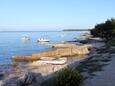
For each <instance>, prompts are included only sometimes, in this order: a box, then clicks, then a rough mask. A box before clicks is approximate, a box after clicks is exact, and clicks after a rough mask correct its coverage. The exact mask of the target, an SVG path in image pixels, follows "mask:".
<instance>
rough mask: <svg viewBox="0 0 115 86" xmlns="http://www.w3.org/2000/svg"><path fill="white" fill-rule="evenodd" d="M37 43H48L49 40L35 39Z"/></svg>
mask: <svg viewBox="0 0 115 86" xmlns="http://www.w3.org/2000/svg"><path fill="white" fill-rule="evenodd" d="M37 42H49V40H48V39H44V38H39V39H37Z"/></svg>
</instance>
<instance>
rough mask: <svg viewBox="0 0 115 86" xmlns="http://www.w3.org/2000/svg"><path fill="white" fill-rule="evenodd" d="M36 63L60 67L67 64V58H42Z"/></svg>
mask: <svg viewBox="0 0 115 86" xmlns="http://www.w3.org/2000/svg"><path fill="white" fill-rule="evenodd" d="M37 62H38V63H39V62H40V63H47V64H55V65H61V64H65V63H66V62H67V58H50V57H48V58H47V57H42V58H41V59H40V60H39V61H37Z"/></svg>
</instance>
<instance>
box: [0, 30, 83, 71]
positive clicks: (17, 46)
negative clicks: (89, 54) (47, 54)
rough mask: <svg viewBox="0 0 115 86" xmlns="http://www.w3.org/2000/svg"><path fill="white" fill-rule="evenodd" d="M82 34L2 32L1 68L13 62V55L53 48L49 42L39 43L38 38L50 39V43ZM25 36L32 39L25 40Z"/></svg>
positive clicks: (0, 43) (0, 44)
mask: <svg viewBox="0 0 115 86" xmlns="http://www.w3.org/2000/svg"><path fill="white" fill-rule="evenodd" d="M80 34H81V32H76V31H75V32H74V31H69V32H67V31H65V32H64V31H36V32H26V31H25V32H21V31H20V32H0V70H3V69H5V67H6V66H7V65H9V64H11V63H12V60H11V57H12V56H15V55H20V56H21V55H31V54H32V53H38V52H43V51H48V50H51V49H52V48H51V46H49V45H47V44H44V43H43V44H42V43H38V42H37V39H38V38H45V39H48V40H49V41H50V42H49V44H55V43H61V42H63V41H65V40H71V39H73V38H75V37H76V36H77V35H80ZM23 36H28V37H29V38H30V40H28V41H23V40H22V39H21V38H22V37H23Z"/></svg>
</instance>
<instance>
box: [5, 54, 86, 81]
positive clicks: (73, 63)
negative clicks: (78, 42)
mask: <svg viewBox="0 0 115 86" xmlns="http://www.w3.org/2000/svg"><path fill="white" fill-rule="evenodd" d="M85 56H86V55H85ZM82 60H85V58H84V59H82ZM80 62H81V61H75V62H71V64H66V65H64V66H62V65H61V68H59V67H58V69H55V71H57V70H58V71H59V70H60V69H62V68H64V67H67V65H69V66H70V65H71V67H75V66H74V65H78V64H79V63H80ZM53 66H54V65H53ZM50 67H51V65H50ZM54 67H55V66H54ZM55 68H56V67H55ZM42 69H43V68H42ZM50 69H54V68H50ZM28 70H31V69H28ZM43 70H44V69H43ZM48 70H49V68H48ZM55 71H53V72H51V71H50V74H52V73H54V72H55ZM26 72H27V70H26V71H24V73H23V74H22V76H18V78H20V77H24V76H25V73H26ZM32 72H33V71H32ZM34 73H36V70H35V71H34ZM37 73H38V70H37ZM41 73H43V71H41ZM50 74H49V77H51V76H50ZM14 75H15V74H14ZM14 75H12V74H10V76H11V77H9V79H10V78H14ZM47 75H48V74H46V77H47ZM46 77H45V78H46ZM42 78H43V77H42ZM9 79H8V78H7V79H6V80H5V82H7V80H9Z"/></svg>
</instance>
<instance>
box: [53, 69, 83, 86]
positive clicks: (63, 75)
mask: <svg viewBox="0 0 115 86" xmlns="http://www.w3.org/2000/svg"><path fill="white" fill-rule="evenodd" d="M82 82H83V76H82V75H81V74H80V73H79V72H78V71H76V70H72V69H70V68H65V69H62V70H61V71H59V72H57V75H56V83H55V85H56V86H80V84H81V83H82Z"/></svg>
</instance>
